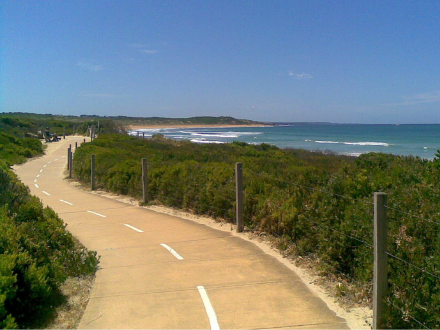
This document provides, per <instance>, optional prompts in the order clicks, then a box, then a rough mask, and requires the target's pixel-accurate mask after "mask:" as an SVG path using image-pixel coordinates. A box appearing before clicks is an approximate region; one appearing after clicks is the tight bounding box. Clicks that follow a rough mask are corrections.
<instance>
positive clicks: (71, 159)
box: [69, 147, 73, 179]
mask: <svg viewBox="0 0 440 330" xmlns="http://www.w3.org/2000/svg"><path fill="white" fill-rule="evenodd" d="M69 164H70V165H69V179H72V171H73V152H72V147H70V152H69Z"/></svg>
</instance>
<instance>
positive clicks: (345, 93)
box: [0, 0, 440, 123]
mask: <svg viewBox="0 0 440 330" xmlns="http://www.w3.org/2000/svg"><path fill="white" fill-rule="evenodd" d="M0 15H1V16H0V35H1V39H0V112H18V111H20V112H34V113H52V114H68V115H81V114H95V115H107V116H116V115H125V116H141V117H150V116H162V117H191V116H204V115H207V116H233V117H236V118H246V119H253V120H261V121H330V122H339V123H440V1H438V0H434V1H423V0H415V1H404V0H402V1H400V0H395V1H394V0H393V1H382V0H380V1H379V0H374V1H369V0H350V1H342V0H341V1H339V0H332V1H325V0H318V1H314V0H302V1H296V0H290V1H275V0H260V1H258V0H255V1H242V0H218V1H210V0H199V1H197V0H194V1H187V0H177V1H166V0H154V1H148V0H119V1H114V0H101V1H99V0H55V1H51V0H35V1H21V0H20V1H19V0H2V1H1V2H0Z"/></svg>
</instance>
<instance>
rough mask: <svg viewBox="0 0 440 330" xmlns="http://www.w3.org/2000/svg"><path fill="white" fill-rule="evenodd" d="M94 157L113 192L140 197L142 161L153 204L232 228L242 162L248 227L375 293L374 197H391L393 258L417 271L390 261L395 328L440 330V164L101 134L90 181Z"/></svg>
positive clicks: (84, 156) (81, 164)
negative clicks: (229, 224) (226, 223)
mask: <svg viewBox="0 0 440 330" xmlns="http://www.w3.org/2000/svg"><path fill="white" fill-rule="evenodd" d="M91 154H95V155H96V159H97V170H96V173H97V181H98V182H99V184H100V186H101V187H102V188H104V189H108V190H111V191H114V192H117V193H128V194H131V195H132V196H135V197H139V196H141V183H140V177H141V173H140V160H141V158H144V157H146V158H147V160H148V163H149V172H148V181H149V196H150V197H151V198H152V199H153V200H154V201H157V202H160V203H162V204H165V205H169V206H172V207H178V208H183V209H187V210H191V211H192V212H195V213H198V214H206V215H210V216H213V217H221V218H224V219H226V220H228V221H231V222H234V221H235V210H234V208H235V191H234V180H235V178H234V163H235V162H242V163H243V168H244V189H245V207H244V218H245V224H246V226H247V227H248V228H251V229H253V230H256V231H260V232H269V233H271V234H273V235H275V236H277V237H279V238H280V242H281V244H282V246H281V248H283V249H285V248H287V244H290V251H293V253H295V254H297V255H304V256H314V257H316V258H319V260H320V261H321V265H322V271H323V272H326V273H332V274H337V275H339V276H341V275H342V276H344V277H346V278H347V279H349V280H350V281H352V282H354V283H358V284H360V285H361V286H364V287H370V289H367V290H371V283H372V277H373V275H372V274H373V269H372V264H373V254H372V244H373V242H372V236H373V205H372V201H373V193H374V192H375V191H383V192H386V193H387V195H388V200H389V205H390V208H389V210H388V216H389V229H388V230H389V236H388V247H389V252H390V253H391V254H393V255H394V256H396V257H397V258H399V259H402V260H405V261H407V262H409V263H411V264H412V265H414V266H416V267H414V266H409V265H408V264H406V263H404V262H402V261H400V260H398V259H396V258H391V257H390V265H389V269H390V272H389V283H390V293H389V297H388V299H389V301H390V303H389V304H388V307H387V311H386V317H387V325H388V326H389V327H392V328H398V327H406V328H410V327H419V326H420V325H419V324H417V323H416V322H415V321H413V320H412V319H411V317H413V318H415V319H417V320H421V321H423V322H425V325H426V326H428V327H433V328H438V327H440V284H439V281H438V278H435V277H433V276H431V275H429V274H428V273H427V272H429V273H431V274H433V275H435V276H437V277H440V257H439V256H440V234H439V233H440V230H439V229H440V228H439V226H440V213H439V212H438V210H439V209H440V199H439V197H438V196H440V186H439V185H438V182H440V166H439V165H438V163H439V161H438V159H436V160H434V161H427V160H424V159H420V158H417V157H403V156H392V155H387V154H381V153H371V154H364V155H361V156H360V157H358V158H351V157H345V156H338V155H324V154H321V153H313V152H308V151H305V150H293V149H290V150H282V149H279V148H277V147H274V146H270V145H267V144H263V145H259V146H258V145H249V144H246V143H242V142H234V143H231V144H223V145H199V144H194V143H190V142H187V141H171V140H167V139H149V140H143V139H136V138H134V137H129V136H123V135H122V136H121V135H105V136H104V135H101V136H100V137H99V138H98V139H96V140H95V141H94V142H93V143H88V144H86V145H84V146H81V148H79V149H78V150H77V151H76V153H75V159H74V173H75V175H76V176H77V178H78V179H80V180H82V181H85V182H87V181H88V180H89V179H90V174H89V173H90V160H89V159H90V155H91ZM412 214H413V215H415V216H413V215H412ZM423 219H427V220H423ZM420 269H424V270H426V271H425V272H423V271H421V270H420ZM344 292H345V291H344ZM395 306H397V307H398V308H399V309H401V310H403V311H404V313H403V314H402V311H401V310H399V309H397V308H395ZM410 316H411V317H410Z"/></svg>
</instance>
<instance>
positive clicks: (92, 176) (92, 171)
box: [90, 155, 96, 190]
mask: <svg viewBox="0 0 440 330" xmlns="http://www.w3.org/2000/svg"><path fill="white" fill-rule="evenodd" d="M90 184H91V189H92V190H95V188H96V187H95V155H92V159H91V162H90Z"/></svg>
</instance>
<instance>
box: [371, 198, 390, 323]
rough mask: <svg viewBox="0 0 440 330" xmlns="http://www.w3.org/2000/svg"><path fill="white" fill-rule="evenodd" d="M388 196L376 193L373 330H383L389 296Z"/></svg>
mask: <svg viewBox="0 0 440 330" xmlns="http://www.w3.org/2000/svg"><path fill="white" fill-rule="evenodd" d="M386 205H387V195H386V194H385V193H382V192H375V193H374V273H373V329H383V327H384V324H383V306H384V304H385V299H386V296H387V286H388V269H387V268H388V263H387V262H388V257H387V237H388V236H387V209H386Z"/></svg>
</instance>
